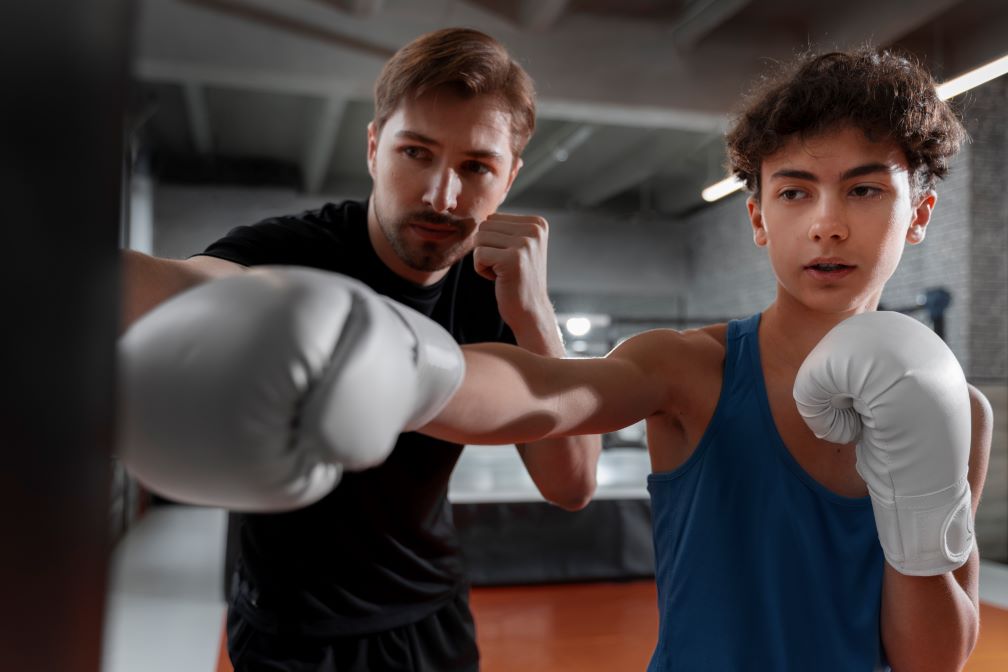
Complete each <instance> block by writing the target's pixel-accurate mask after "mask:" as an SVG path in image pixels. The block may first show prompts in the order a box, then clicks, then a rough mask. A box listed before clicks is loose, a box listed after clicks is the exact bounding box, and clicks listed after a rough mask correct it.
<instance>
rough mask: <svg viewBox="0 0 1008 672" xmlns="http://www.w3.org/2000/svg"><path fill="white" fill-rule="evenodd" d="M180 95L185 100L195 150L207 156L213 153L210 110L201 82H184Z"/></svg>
mask: <svg viewBox="0 0 1008 672" xmlns="http://www.w3.org/2000/svg"><path fill="white" fill-rule="evenodd" d="M182 97H183V99H184V100H185V110H186V118H187V119H188V121H189V130H190V131H191V132H192V141H193V146H194V147H195V148H196V152H197V153H199V154H201V155H203V156H209V155H210V154H211V153H213V132H212V131H211V129H210V111H209V109H208V108H207V102H206V93H205V90H204V87H203V85H202V84H198V83H196V82H184V83H183V84H182Z"/></svg>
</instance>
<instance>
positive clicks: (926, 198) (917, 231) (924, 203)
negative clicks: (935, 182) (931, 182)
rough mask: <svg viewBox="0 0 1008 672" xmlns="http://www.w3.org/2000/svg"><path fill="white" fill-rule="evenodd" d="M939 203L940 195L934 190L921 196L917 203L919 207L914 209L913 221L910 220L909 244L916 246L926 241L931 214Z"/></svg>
mask: <svg viewBox="0 0 1008 672" xmlns="http://www.w3.org/2000/svg"><path fill="white" fill-rule="evenodd" d="M937 201H938V194H936V193H935V192H934V190H933V189H929V190H928V191H926V192H924V194H923V195H921V197H920V201H918V202H917V207H915V208H914V212H913V219H911V220H910V228H908V229H907V233H906V241H907V242H908V243H909V244H911V245H916V244H917V243H919V242H921V241H922V240H924V235H925V234H926V233H927V230H926V229H927V225H928V222H930V221H931V212H932V211H933V210H934V206H935V203H936V202H937Z"/></svg>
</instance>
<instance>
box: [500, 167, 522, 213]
mask: <svg viewBox="0 0 1008 672" xmlns="http://www.w3.org/2000/svg"><path fill="white" fill-rule="evenodd" d="M512 164H513V165H512V166H511V170H510V172H509V174H508V183H507V189H505V190H504V198H507V195H508V192H509V191H511V185H512V184H514V181H515V178H516V177H518V171H519V170H521V167H522V166H524V165H525V162H524V161H522V159H521V157H520V156H519V157H515V160H514V161H512ZM501 200H502V202H503V199H501Z"/></svg>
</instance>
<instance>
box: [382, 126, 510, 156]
mask: <svg viewBox="0 0 1008 672" xmlns="http://www.w3.org/2000/svg"><path fill="white" fill-rule="evenodd" d="M395 137H397V138H402V139H404V140H413V141H414V142H420V143H423V144H425V145H431V146H432V147H440V146H441V143H440V142H438V141H437V140H435V139H434V138H428V137H427V136H426V135H424V134H423V133H417V132H416V131H408V130H402V131H397V132H396V134H395ZM465 154H466V156H471V157H473V158H474V159H496V160H498V161H499V160H502V159H503V158H504V155H503V154H501V153H500V152H498V151H496V150H493V149H471V150H469V151H468V152H466V153H465Z"/></svg>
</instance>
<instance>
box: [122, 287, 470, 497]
mask: <svg viewBox="0 0 1008 672" xmlns="http://www.w3.org/2000/svg"><path fill="white" fill-rule="evenodd" d="M119 367H120V388H119V394H120V406H121V409H120V422H121V426H120V457H121V459H122V461H123V463H124V464H125V466H126V467H127V468H128V469H129V470H130V472H131V473H132V474H133V475H134V476H136V477H137V479H138V480H140V482H142V483H143V484H145V485H146V486H147V487H148V488H150V489H151V490H153V491H155V492H158V493H160V494H162V495H165V496H167V497H170V498H172V499H176V500H179V501H183V502H187V503H192V504H202V505H207V506H218V507H224V508H228V509H234V510H241V511H280V510H287V509H292V508H297V507H301V506H305V505H308V504H310V503H312V502H314V501H316V500H318V499H320V498H321V497H323V496H325V495H326V494H327V493H328V492H329V491H330V490H332V488H333V487H335V486H336V484H337V483H339V480H340V477H341V475H342V472H343V470H344V469H347V470H360V469H366V468H368V467H372V466H375V465H377V464H379V463H381V462H382V461H384V460H385V458H386V457H387V456H388V454H389V453H390V452H391V450H392V448H393V446H394V445H395V441H396V439H397V437H398V435H399V433H400V432H402V431H403V430H404V429H413V428H417V427H420V426H422V425H424V424H426V423H427V422H429V421H430V420H431V419H432V418H433V416H434V415H435V414H436V413H437V412H438V411H439V410H440V409H441V407H442V406H443V405H444V404H445V403H446V402H447V401H448V399H449V398H450V397H451V396H452V394H453V393H454V392H455V390H456V389H457V388H458V386H459V385H460V383H461V381H462V374H463V359H462V354H461V351H460V350H459V348H458V345H457V344H456V343H455V341H454V340H453V339H452V337H451V335H449V334H448V332H446V331H445V330H444V329H442V328H441V327H440V326H439V325H437V324H435V323H434V322H432V321H431V320H429V319H428V318H426V317H424V316H423V315H420V314H419V313H417V312H416V311H414V310H412V309H410V308H407V307H406V306H403V305H401V304H398V303H396V302H394V301H391V300H389V299H386V298H384V297H382V296H379V295H378V294H376V293H375V292H374V291H372V290H371V289H370V288H368V287H367V286H366V285H364V284H362V283H360V282H358V281H356V280H353V279H350V278H347V277H345V276H342V275H338V274H335V273H328V272H324V271H319V270H314V269H307V268H295V267H257V268H254V269H252V270H249V271H247V272H244V273H241V274H239V275H236V276H231V277H227V278H223V279H219V280H213V281H210V282H207V283H204V284H202V285H199V286H197V287H195V288H193V289H190V290H188V291H185V292H183V293H181V294H178V295H176V296H174V297H172V298H171V299H169V300H168V301H166V302H164V303H162V304H161V305H159V306H158V307H157V308H155V309H154V310H152V311H151V312H150V313H148V314H147V315H145V316H144V317H143V318H141V319H140V320H139V321H138V322H137V323H135V324H134V325H133V326H132V327H131V328H130V330H129V331H127V332H126V334H124V335H123V337H122V338H121V339H120V342H119Z"/></svg>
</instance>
